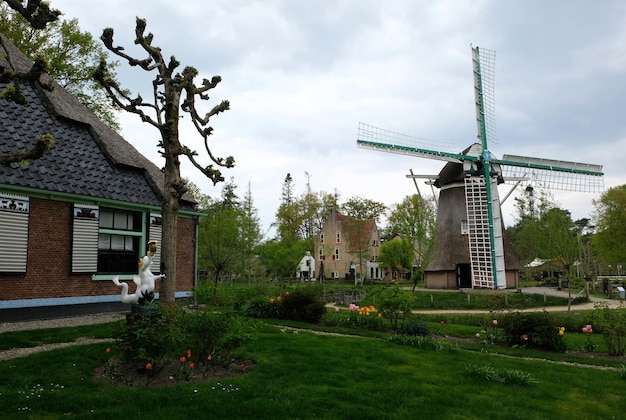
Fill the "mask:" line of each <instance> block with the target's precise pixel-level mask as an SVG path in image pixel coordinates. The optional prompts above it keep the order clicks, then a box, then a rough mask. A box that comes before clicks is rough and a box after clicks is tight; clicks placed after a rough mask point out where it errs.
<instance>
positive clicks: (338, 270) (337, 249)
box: [314, 210, 381, 280]
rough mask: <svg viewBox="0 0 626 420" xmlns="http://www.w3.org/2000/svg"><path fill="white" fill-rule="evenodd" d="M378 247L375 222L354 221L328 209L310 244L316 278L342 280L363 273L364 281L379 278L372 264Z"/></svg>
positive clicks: (379, 275) (378, 272) (371, 220)
mask: <svg viewBox="0 0 626 420" xmlns="http://www.w3.org/2000/svg"><path fill="white" fill-rule="evenodd" d="M379 246H380V236H379V234H378V228H377V226H376V221H375V220H373V219H368V220H354V219H352V218H350V217H348V216H345V215H343V214H339V213H338V212H337V211H336V210H331V212H330V214H329V215H328V217H326V219H325V220H324V223H323V224H322V228H321V229H320V231H319V233H318V234H317V236H316V237H315V241H314V247H315V253H314V257H315V258H316V259H317V261H318V262H319V263H318V264H319V269H318V270H319V273H320V274H319V275H320V276H322V275H323V276H324V277H325V278H346V277H350V274H351V273H363V277H364V278H365V279H376V280H377V279H380V278H381V272H380V270H379V268H378V263H377V262H376V260H377V258H378V248H379ZM359 265H362V269H359ZM351 270H352V271H351Z"/></svg>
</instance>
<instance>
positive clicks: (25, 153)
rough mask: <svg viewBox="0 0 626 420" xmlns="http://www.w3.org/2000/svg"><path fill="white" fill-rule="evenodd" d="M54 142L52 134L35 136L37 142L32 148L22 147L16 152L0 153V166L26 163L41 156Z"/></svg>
mask: <svg viewBox="0 0 626 420" xmlns="http://www.w3.org/2000/svg"><path fill="white" fill-rule="evenodd" d="M53 143H54V137H53V136H52V134H42V135H41V136H39V137H37V143H35V146H33V148H32V149H24V150H22V151H21V152H17V153H6V154H2V153H0V167H2V166H9V165H10V164H11V163H19V164H27V163H28V162H29V161H32V160H37V159H39V158H41V157H42V156H43V155H44V154H45V153H46V152H47V151H48V150H50V148H51V147H52V144H53Z"/></svg>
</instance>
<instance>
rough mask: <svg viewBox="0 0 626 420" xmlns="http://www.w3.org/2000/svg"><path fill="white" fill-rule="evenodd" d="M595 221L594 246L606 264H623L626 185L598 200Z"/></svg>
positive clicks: (595, 203) (625, 242)
mask: <svg viewBox="0 0 626 420" xmlns="http://www.w3.org/2000/svg"><path fill="white" fill-rule="evenodd" d="M593 205H594V208H595V211H594V214H593V220H594V221H595V224H596V229H597V230H596V234H595V235H594V236H593V239H592V244H593V246H594V248H595V250H596V252H597V254H598V256H599V258H600V260H601V261H602V262H603V263H604V264H611V265H618V264H623V263H624V260H625V259H626V184H624V185H620V186H617V187H613V188H609V189H608V190H606V191H605V192H604V193H602V195H601V196H600V198H599V199H598V200H594V201H593Z"/></svg>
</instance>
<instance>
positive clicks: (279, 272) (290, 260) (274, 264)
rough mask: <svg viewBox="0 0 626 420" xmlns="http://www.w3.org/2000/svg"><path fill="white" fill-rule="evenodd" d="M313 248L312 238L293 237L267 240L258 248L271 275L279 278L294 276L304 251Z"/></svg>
mask: <svg viewBox="0 0 626 420" xmlns="http://www.w3.org/2000/svg"><path fill="white" fill-rule="evenodd" d="M312 249H313V240H312V239H309V240H301V239H293V238H285V239H281V240H272V241H267V242H265V243H263V244H262V245H260V246H258V247H257V248H256V250H257V252H258V254H259V256H260V257H261V261H262V263H263V265H264V266H265V268H266V269H267V271H268V273H269V274H270V276H271V277H272V278H277V279H279V280H280V279H288V278H293V277H294V276H295V274H296V267H297V266H298V263H299V262H300V260H301V259H302V257H303V256H304V253H305V252H306V251H311V250H312Z"/></svg>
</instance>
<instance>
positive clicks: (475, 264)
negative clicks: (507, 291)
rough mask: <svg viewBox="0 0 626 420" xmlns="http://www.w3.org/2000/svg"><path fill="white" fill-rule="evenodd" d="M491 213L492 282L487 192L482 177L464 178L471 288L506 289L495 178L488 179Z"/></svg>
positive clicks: (500, 220)
mask: <svg viewBox="0 0 626 420" xmlns="http://www.w3.org/2000/svg"><path fill="white" fill-rule="evenodd" d="M491 202H492V203H491V204H492V205H491V211H492V218H493V243H494V245H493V249H494V251H495V260H496V270H495V275H496V277H495V278H496V279H497V281H494V269H493V264H492V259H491V240H490V239H489V236H490V235H489V209H488V207H487V190H486V188H485V182H484V178H483V177H475V176H470V177H466V178H465V206H466V211H467V224H468V228H469V232H468V235H467V236H468V241H469V254H470V265H471V267H472V287H480V288H490V289H493V288H495V287H496V285H497V287H498V288H505V287H506V274H505V266H504V246H503V244H502V216H501V213H500V205H499V204H500V203H499V198H498V187H497V183H496V180H495V179H492V180H491Z"/></svg>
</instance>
